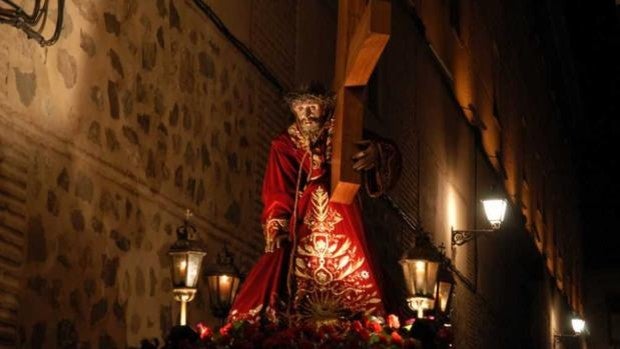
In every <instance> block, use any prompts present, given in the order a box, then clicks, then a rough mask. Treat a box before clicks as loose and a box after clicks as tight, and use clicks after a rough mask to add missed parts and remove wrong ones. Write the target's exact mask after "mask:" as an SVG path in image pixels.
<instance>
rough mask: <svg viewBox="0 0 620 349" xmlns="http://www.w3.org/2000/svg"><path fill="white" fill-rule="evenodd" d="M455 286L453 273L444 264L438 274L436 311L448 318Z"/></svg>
mask: <svg viewBox="0 0 620 349" xmlns="http://www.w3.org/2000/svg"><path fill="white" fill-rule="evenodd" d="M454 285H455V282H454V277H453V276H452V273H451V272H450V270H448V268H447V267H446V266H445V265H443V264H442V265H441V267H440V268H439V272H438V274H437V288H436V291H437V292H436V294H435V309H436V310H437V312H438V313H439V314H440V315H442V316H446V315H447V314H448V313H449V312H450V305H451V303H452V295H453V292H454Z"/></svg>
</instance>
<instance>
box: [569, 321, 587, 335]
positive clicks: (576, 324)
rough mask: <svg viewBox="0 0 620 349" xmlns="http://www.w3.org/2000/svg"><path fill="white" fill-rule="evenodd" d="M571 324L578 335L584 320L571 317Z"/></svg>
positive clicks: (581, 330)
mask: <svg viewBox="0 0 620 349" xmlns="http://www.w3.org/2000/svg"><path fill="white" fill-rule="evenodd" d="M571 324H572V325H573V331H575V334H578V335H579V334H581V333H582V332H583V330H584V329H585V327H586V322H585V321H584V320H583V319H580V318H573V319H572V320H571Z"/></svg>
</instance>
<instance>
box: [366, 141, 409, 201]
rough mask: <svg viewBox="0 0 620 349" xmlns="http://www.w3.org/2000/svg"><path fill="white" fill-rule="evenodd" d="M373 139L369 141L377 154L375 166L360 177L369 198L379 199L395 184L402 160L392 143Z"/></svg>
mask: <svg viewBox="0 0 620 349" xmlns="http://www.w3.org/2000/svg"><path fill="white" fill-rule="evenodd" d="M373 138H374V139H373ZM373 138H370V140H371V142H372V143H373V144H374V145H375V146H376V149H377V153H378V156H377V160H376V164H375V166H374V167H373V168H372V169H369V170H366V171H363V174H362V176H363V182H364V187H365V189H366V193H368V195H369V196H371V197H379V196H381V195H383V194H384V193H385V192H386V191H388V190H389V189H391V188H392V187H393V186H394V185H395V184H396V182H397V180H398V178H399V177H400V172H401V167H402V160H401V155H400V151H399V150H398V147H397V146H396V144H395V143H394V142H392V141H390V140H387V139H382V138H378V137H373Z"/></svg>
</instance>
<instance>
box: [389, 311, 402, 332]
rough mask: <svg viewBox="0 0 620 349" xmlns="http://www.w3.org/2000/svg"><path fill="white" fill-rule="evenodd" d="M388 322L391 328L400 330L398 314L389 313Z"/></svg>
mask: <svg viewBox="0 0 620 349" xmlns="http://www.w3.org/2000/svg"><path fill="white" fill-rule="evenodd" d="M387 323H388V326H389V327H390V328H391V329H394V330H398V329H399V328H400V321H399V320H398V316H396V315H394V314H390V315H388V317H387Z"/></svg>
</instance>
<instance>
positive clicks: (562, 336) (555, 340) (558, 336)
mask: <svg viewBox="0 0 620 349" xmlns="http://www.w3.org/2000/svg"><path fill="white" fill-rule="evenodd" d="M579 337H581V336H580V335H578V334H576V333H573V334H554V335H553V349H555V347H556V345H557V344H558V343H562V341H563V340H566V339H570V338H574V339H578V338H579Z"/></svg>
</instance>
